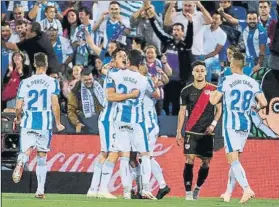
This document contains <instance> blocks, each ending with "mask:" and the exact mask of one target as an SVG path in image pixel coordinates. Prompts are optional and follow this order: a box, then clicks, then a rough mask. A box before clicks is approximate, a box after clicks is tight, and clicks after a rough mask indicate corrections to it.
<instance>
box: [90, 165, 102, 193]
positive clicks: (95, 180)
mask: <svg viewBox="0 0 279 207" xmlns="http://www.w3.org/2000/svg"><path fill="white" fill-rule="evenodd" d="M102 166H103V164H102V163H99V162H97V163H96V165H95V167H94V173H93V177H92V181H91V185H90V190H91V191H93V192H97V191H98V187H99V184H100V180H101V174H102Z"/></svg>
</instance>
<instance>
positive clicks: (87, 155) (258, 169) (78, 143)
mask: <svg viewBox="0 0 279 207" xmlns="http://www.w3.org/2000/svg"><path fill="white" fill-rule="evenodd" d="M51 146H52V150H51V152H49V153H48V170H49V171H59V172H93V169H94V165H95V163H96V161H97V160H98V156H99V150H100V140H99V136H95V135H55V136H54V137H53V139H52V143H51ZM278 152H279V141H278V140H248V141H247V144H246V147H245V151H244V153H243V155H242V157H241V162H242V164H243V166H244V168H245V170H246V174H247V177H248V181H249V184H250V185H251V187H252V188H253V190H254V191H255V192H256V196H257V197H260V198H278V197H279V159H278ZM154 156H155V157H156V159H157V161H158V162H159V163H160V165H161V167H162V169H163V173H164V176H165V179H166V182H167V184H168V185H169V186H170V187H171V193H170V196H184V195H185V190H184V185H183V176H182V173H183V169H184V163H185V157H184V155H183V150H182V149H181V148H180V147H178V146H177V145H176V141H175V139H174V138H159V139H158V142H157V145H156V149H155V153H154ZM199 165H200V162H199V161H198V160H197V161H196V163H195V170H194V184H195V183H196V179H197V172H198V170H199ZM35 166H36V156H35V153H33V154H32V156H31V159H30V162H29V169H30V170H31V171H34V170H35ZM228 169H229V165H228V163H227V161H226V158H225V151H224V149H221V150H219V151H218V152H215V154H214V157H213V159H212V161H211V164H210V171H209V177H208V179H207V181H206V183H205V184H204V186H203V187H202V190H201V196H205V197H218V196H219V195H220V194H221V193H223V191H225V189H226V185H227V177H228ZM150 185H151V187H152V190H154V191H156V192H157V190H158V184H157V182H156V180H155V178H154V177H153V176H152V178H151V182H150ZM109 188H110V190H111V192H113V193H115V194H121V193H122V187H121V183H120V172H119V165H117V166H116V168H115V171H114V174H113V176H112V178H111V182H110V186H109ZM241 194H242V190H241V189H240V187H239V186H237V188H236V191H235V193H234V196H238V197H239V196H241Z"/></svg>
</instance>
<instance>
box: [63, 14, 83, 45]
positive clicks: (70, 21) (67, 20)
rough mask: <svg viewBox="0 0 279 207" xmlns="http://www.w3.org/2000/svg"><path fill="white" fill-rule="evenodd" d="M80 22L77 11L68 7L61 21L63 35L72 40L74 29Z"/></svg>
mask: <svg viewBox="0 0 279 207" xmlns="http://www.w3.org/2000/svg"><path fill="white" fill-rule="evenodd" d="M80 24H81V23H80V19H79V17H78V11H77V10H74V9H69V10H68V11H67V13H66V15H65V16H64V18H63V21H62V27H63V36H64V37H65V38H68V39H70V40H72V39H73V36H74V34H75V30H76V28H77V27H78V26H79V25H80Z"/></svg>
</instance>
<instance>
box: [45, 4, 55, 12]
mask: <svg viewBox="0 0 279 207" xmlns="http://www.w3.org/2000/svg"><path fill="white" fill-rule="evenodd" d="M49 9H55V12H56V13H57V9H56V7H55V6H47V7H46V8H45V13H47V11H48V10H49Z"/></svg>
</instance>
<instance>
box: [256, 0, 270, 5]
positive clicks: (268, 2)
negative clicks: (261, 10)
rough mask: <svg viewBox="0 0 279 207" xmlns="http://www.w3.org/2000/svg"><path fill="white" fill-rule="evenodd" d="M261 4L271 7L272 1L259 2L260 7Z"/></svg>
mask: <svg viewBox="0 0 279 207" xmlns="http://www.w3.org/2000/svg"><path fill="white" fill-rule="evenodd" d="M261 3H267V4H268V5H269V6H271V3H270V1H259V5H260V4H261Z"/></svg>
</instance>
